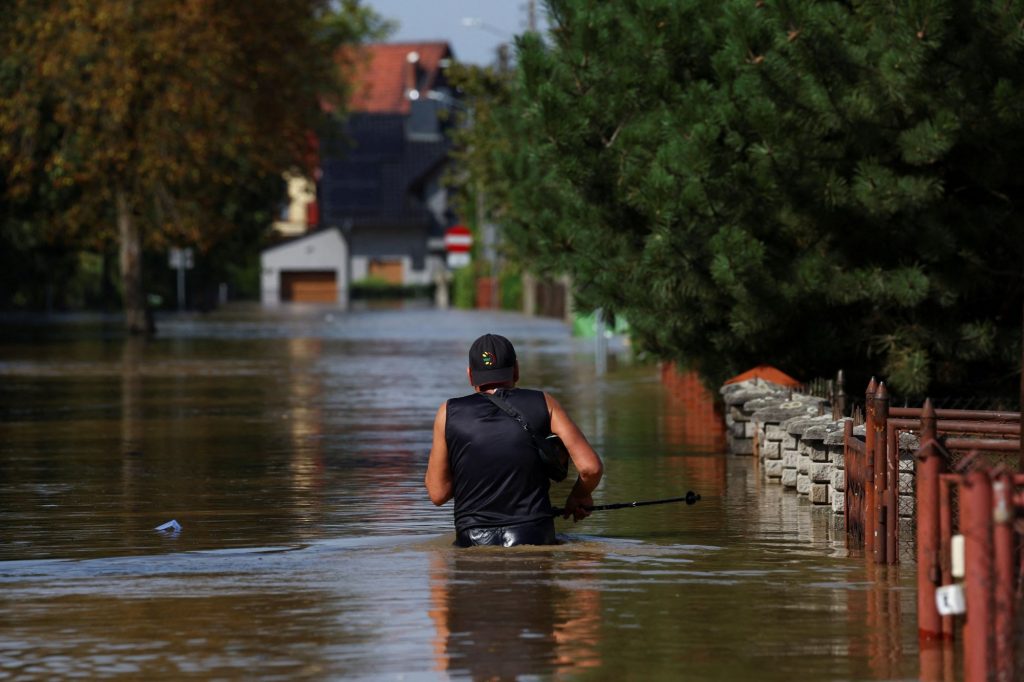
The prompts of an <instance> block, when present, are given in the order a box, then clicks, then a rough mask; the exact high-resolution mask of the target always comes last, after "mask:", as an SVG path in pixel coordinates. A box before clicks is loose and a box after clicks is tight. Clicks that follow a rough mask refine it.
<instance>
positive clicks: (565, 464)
mask: <svg viewBox="0 0 1024 682" xmlns="http://www.w3.org/2000/svg"><path fill="white" fill-rule="evenodd" d="M484 395H485V396H487V399H488V400H490V401H491V402H492V403H494V404H495V405H497V406H498V407H499V408H500V409H501V410H502V411H503V412H504V413H505V414H507V415H508V416H510V417H512V418H513V419H515V420H516V421H517V422H519V425H520V426H521V427H523V431H526V432H527V433H528V434H530V438H532V439H533V444H534V445H535V446H536V447H537V456H538V457H540V461H541V463H542V464H543V465H544V471H545V472H547V475H548V478H550V479H551V480H552V481H564V480H565V477H566V476H568V475H569V451H568V450H567V449H566V447H565V443H563V442H562V439H561V438H559V437H558V436H557V435H555V434H553V433H552V434H548V435H547V436H546V437H544V438H540V437H539V436H538V435H537V434H536V432H534V430H533V429H531V428H530V425H529V424H527V423H526V418H525V417H523V415H522V414H521V413H520V412H519V410H517V409H516V408H514V407H512V406H511V405H510V404H509V403H508V401H506V400H504V399H502V398H499V397H498V396H496V395H494V394H493V393H484Z"/></svg>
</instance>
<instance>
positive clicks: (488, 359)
mask: <svg viewBox="0 0 1024 682" xmlns="http://www.w3.org/2000/svg"><path fill="white" fill-rule="evenodd" d="M480 358H481V359H482V360H483V362H484V367H494V362H495V360H494V353H492V352H491V351H489V350H485V351H484V352H483V353H481V354H480Z"/></svg>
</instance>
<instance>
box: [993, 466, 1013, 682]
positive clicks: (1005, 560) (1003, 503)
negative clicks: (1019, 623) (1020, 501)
mask: <svg viewBox="0 0 1024 682" xmlns="http://www.w3.org/2000/svg"><path fill="white" fill-rule="evenodd" d="M1013 489H1014V487H1013V477H1012V476H1011V475H1010V474H1009V473H1007V472H1006V471H1005V470H1004V471H1000V472H999V473H998V474H996V476H995V477H994V479H993V481H992V521H993V522H994V526H993V528H992V544H993V548H992V550H993V563H994V564H995V565H994V566H993V569H994V570H993V572H992V578H993V580H994V581H995V590H994V595H993V596H994V606H995V611H996V613H995V622H994V623H993V625H994V628H993V629H994V630H995V633H994V634H995V646H994V649H995V664H996V670H995V673H996V676H995V679H996V681H997V682H1013V676H1014V655H1013V653H1014V652H1013V623H1014V617H1013V616H1014V614H1013V611H1014V608H1013V607H1014V594H1013V592H1014V590H1013V563H1014V562H1013V559H1014V557H1013V516H1014V505H1013Z"/></svg>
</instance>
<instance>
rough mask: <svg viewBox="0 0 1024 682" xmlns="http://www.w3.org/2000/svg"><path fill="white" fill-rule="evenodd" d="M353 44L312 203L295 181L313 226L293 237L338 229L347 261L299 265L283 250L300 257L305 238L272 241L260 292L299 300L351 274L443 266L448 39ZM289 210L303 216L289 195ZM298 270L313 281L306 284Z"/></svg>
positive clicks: (429, 275)
mask: <svg viewBox="0 0 1024 682" xmlns="http://www.w3.org/2000/svg"><path fill="white" fill-rule="evenodd" d="M360 49H361V51H362V54H361V55H360V58H359V59H357V60H356V63H357V66H356V70H355V83H354V87H353V92H352V98H351V100H350V102H349V115H348V117H347V118H346V119H345V121H344V123H343V126H344V129H343V130H342V131H340V132H341V133H342V135H340V136H339V138H340V142H339V141H328V140H322V141H321V142H320V150H319V170H318V173H317V175H318V179H317V182H316V188H315V189H316V191H315V195H316V197H315V198H316V200H315V202H314V203H313V207H312V208H309V206H310V204H309V203H308V198H309V197H308V193H303V188H302V187H298V186H297V187H295V188H293V190H292V194H293V195H297V196H298V199H299V201H300V202H307V203H305V204H304V205H305V206H306V207H307V210H306V211H305V215H306V216H307V220H306V224H307V226H309V224H310V222H311V221H312V220H315V221H316V226H315V228H316V229H315V230H313V231H310V232H307V233H305V234H301V228H300V230H299V233H300V234H301V236H298V237H296V238H293V239H292V240H290V241H301V240H306V239H314V238H315V235H316V234H317V233H319V232H324V231H336V232H337V233H338V234H340V235H341V237H342V239H343V241H344V247H345V248H344V249H343V251H344V252H345V253H346V254H347V261H348V262H347V263H346V264H345V265H346V267H344V268H338V269H337V270H336V271H335V272H334V274H331V272H328V271H323V267H322V264H319V265H317V266H316V267H317V268H318V269H317V270H312V269H305V268H306V265H305V264H304V263H302V262H295V263H290V262H286V261H287V259H282V254H291V253H293V254H295V257H296V258H298V257H299V256H301V254H302V253H303V252H304V251H303V249H302V248H290V249H280V248H276V247H272V248H273V249H276V251H275V255H274V257H273V259H271V260H272V261H273V262H265V263H264V268H263V278H264V282H265V283H266V286H265V287H264V289H265V290H266V291H267V292H268V293H267V294H265V295H264V300H266V301H276V300H298V299H297V298H295V297H296V296H298V295H299V294H297V293H295V292H304V291H312V290H316V291H320V292H323V291H331V290H335V291H337V292H338V300H339V302H342V303H345V302H347V300H343V299H347V292H348V284H349V283H358V282H360V281H363V280H369V279H373V280H378V281H384V282H387V283H390V284H396V285H427V284H430V283H432V282H434V281H435V279H436V277H437V275H438V274H439V273H441V272H443V269H444V267H445V266H444V231H445V229H446V228H447V227H449V226H451V225H453V224H454V223H455V222H456V220H455V216H454V214H453V212H452V210H451V208H450V207H449V203H448V190H447V188H446V186H445V184H444V182H443V177H444V174H445V171H446V168H447V165H448V163H449V158H448V155H449V152H450V150H451V148H452V142H451V139H450V136H449V127H450V126H451V121H453V120H454V117H452V116H442V113H443V112H446V111H447V112H449V113H450V110H451V108H452V107H454V106H458V103H457V101H455V99H454V97H453V92H452V91H451V88H450V87H449V84H448V81H447V78H446V76H445V72H446V69H447V67H448V65H449V63H450V61H451V60H452V51H451V48H450V46H449V45H448V44H447V43H446V42H441V41H434V42H409V43H386V44H370V45H366V46H363V47H362V48H360ZM291 212H292V215H293V217H295V218H297V219H298V220H299V222H300V223H301V219H302V216H303V210H302V209H301V208H299V209H296V208H295V201H294V200H293V202H292V209H291ZM310 216H311V217H310ZM279 231H281V230H280V228H279ZM311 244H312V242H311ZM268 251H269V250H268ZM289 258H290V257H289ZM264 260H265V261H266V260H267V259H266V258H265V259H264ZM309 267H310V268H312V266H309ZM330 277H344V278H345V279H346V280H347V282H340V281H338V282H335V283H334V284H335V286H334V287H333V289H332V288H331V283H330V282H327V280H328V279H330ZM305 279H310V281H311V282H315V283H314V284H312V285H311V286H309V287H307V286H305V282H304V280H305ZM274 282H277V283H278V285H277V287H276V289H274ZM285 282H286V283H287V286H285V285H284V284H283V283H285ZM289 297H291V298H289Z"/></svg>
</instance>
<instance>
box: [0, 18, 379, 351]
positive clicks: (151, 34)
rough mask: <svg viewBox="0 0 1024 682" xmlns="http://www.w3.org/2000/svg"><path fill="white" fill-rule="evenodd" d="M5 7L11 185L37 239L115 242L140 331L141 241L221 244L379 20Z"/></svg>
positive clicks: (332, 97)
mask: <svg viewBox="0 0 1024 682" xmlns="http://www.w3.org/2000/svg"><path fill="white" fill-rule="evenodd" d="M5 9H6V14H7V17H6V18H5V21H6V22H7V25H6V27H5V30H4V32H3V36H4V39H5V42H4V45H3V46H2V50H3V52H2V62H0V64H2V66H0V86H2V87H3V88H4V90H3V92H2V96H0V162H2V163H3V166H4V171H5V172H4V178H3V183H4V184H3V190H4V192H5V197H4V198H5V200H6V202H7V203H8V204H10V205H12V206H16V207H18V211H19V212H20V214H21V215H22V216H23V218H24V219H25V220H28V221H29V222H31V224H32V225H33V227H34V228H35V229H37V230H39V231H41V233H42V234H41V235H40V236H41V237H42V238H44V239H46V240H49V241H70V242H74V243H85V244H89V243H96V244H101V243H105V242H116V243H117V244H118V247H119V252H120V266H121V274H122V285H123V287H122V288H123V291H122V294H123V301H124V308H125V314H126V324H127V326H128V329H129V330H131V331H133V332H139V331H142V330H144V329H145V327H146V320H145V314H144V311H145V301H144V297H143V288H142V278H141V250H142V248H143V247H144V246H146V247H153V248H159V247H163V246H167V245H171V244H179V245H185V244H189V245H196V246H199V247H200V248H203V247H206V246H208V245H210V244H212V243H215V242H216V241H217V240H218V239H219V238H220V237H221V236H223V235H225V234H227V233H229V232H230V231H231V230H232V229H233V228H234V226H235V225H236V224H237V221H236V216H235V215H234V213H235V212H236V211H237V209H238V205H239V201H240V199H241V200H243V201H244V197H246V193H247V189H246V188H247V186H265V184H266V179H267V178H268V177H271V176H273V175H276V174H280V173H281V172H283V171H285V170H287V169H289V168H303V167H304V165H305V163H306V162H307V161H308V159H309V155H310V151H311V139H310V136H311V134H312V133H313V132H314V131H316V130H317V129H318V126H319V125H320V124H321V123H322V121H323V119H324V116H325V111H327V110H330V111H333V112H334V113H335V114H339V113H342V112H343V111H344V102H345V95H346V64H345V63H344V59H345V57H344V55H345V54H350V53H349V52H346V51H344V50H341V49H340V48H342V47H344V46H346V45H349V44H352V43H355V42H358V41H359V40H361V39H362V38H363V37H365V36H367V35H370V34H374V33H375V32H376V31H378V30H380V29H381V28H382V24H381V23H380V21H379V19H378V18H377V17H376V15H375V14H373V13H372V12H370V11H369V10H368V9H366V8H365V7H363V6H361V5H360V4H359V2H358V0H344V1H343V2H340V3H338V2H330V1H329V0H295V1H291V2H275V1H273V0H247V1H246V2H230V1H218V0H184V1H182V0H145V1H143V0H64V1H61V2H57V1H55V0H8V1H7V2H6V3H5ZM277 200H278V197H267V203H268V204H272V203H274V202H276V201H277ZM23 224H24V221H23Z"/></svg>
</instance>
